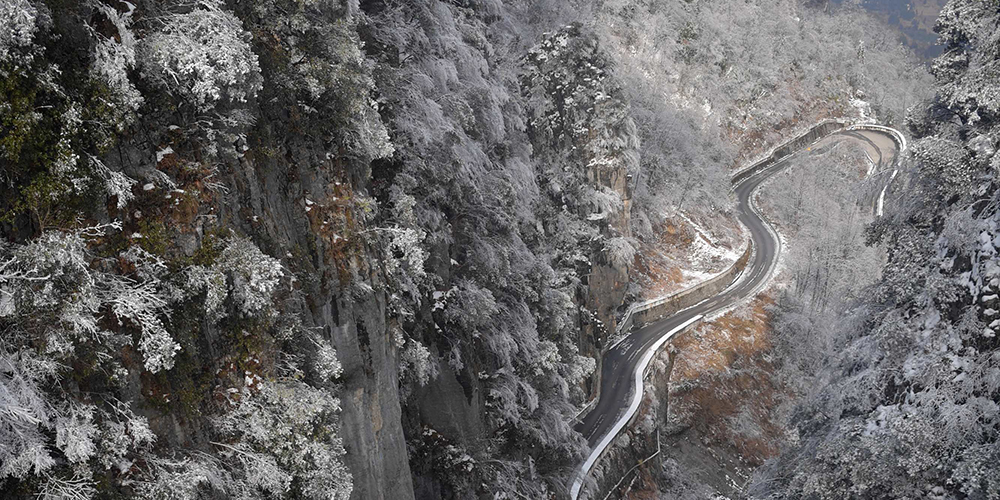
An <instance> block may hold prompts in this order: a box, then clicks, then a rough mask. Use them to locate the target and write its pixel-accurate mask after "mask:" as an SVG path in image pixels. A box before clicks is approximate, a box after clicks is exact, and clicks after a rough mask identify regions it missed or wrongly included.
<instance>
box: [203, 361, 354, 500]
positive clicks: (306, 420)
mask: <svg viewBox="0 0 1000 500" xmlns="http://www.w3.org/2000/svg"><path fill="white" fill-rule="evenodd" d="M339 412H340V400H339V399H337V398H335V397H333V396H332V394H331V393H330V392H328V391H325V390H322V389H316V388H313V387H310V386H308V385H305V384H303V383H301V382H297V381H292V380H286V381H280V382H264V383H262V384H261V385H260V392H259V393H258V394H256V395H254V396H252V397H248V398H246V399H243V400H241V401H240V403H239V405H238V406H237V407H236V408H235V409H233V410H232V411H230V412H229V413H227V414H225V415H223V416H222V417H220V418H218V419H216V421H215V422H216V426H217V428H218V430H219V431H220V432H221V433H222V435H223V436H225V438H226V442H216V443H214V444H215V445H216V446H218V447H219V448H220V450H221V451H222V453H223V455H226V456H228V457H229V458H230V460H234V461H235V462H236V463H238V466H239V467H240V469H241V470H242V471H243V474H244V476H245V479H246V480H247V481H248V482H250V483H251V484H254V485H255V486H258V487H260V488H262V489H265V490H268V491H271V492H274V493H278V492H280V491H281V490H282V489H285V490H287V487H286V485H288V484H290V483H291V481H292V480H295V481H296V482H297V484H299V485H300V487H301V492H302V496H303V497H304V498H308V499H315V500H340V499H344V500H346V499H348V498H350V495H351V491H352V489H353V485H352V480H351V473H350V471H348V469H347V466H346V465H344V462H343V457H344V455H345V453H346V452H345V451H344V447H343V443H342V441H341V439H340V436H339V435H338V432H339V422H338V420H337V415H338V413H339Z"/></svg>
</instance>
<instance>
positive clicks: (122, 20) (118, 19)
mask: <svg viewBox="0 0 1000 500" xmlns="http://www.w3.org/2000/svg"><path fill="white" fill-rule="evenodd" d="M92 3H93V4H94V5H95V6H96V8H97V9H98V10H99V11H100V12H101V13H102V14H104V15H105V16H106V17H107V18H108V19H109V20H110V21H111V23H112V24H114V26H115V28H116V29H117V31H118V33H117V36H113V37H110V38H107V37H104V36H101V35H100V34H97V33H96V30H94V31H95V36H96V37H97V38H98V42H97V44H96V46H95V47H94V63H93V67H92V71H93V73H94V74H95V75H96V76H97V77H98V78H101V79H102V80H104V81H105V82H106V83H107V84H108V86H109V87H110V88H111V90H112V91H113V92H114V93H115V94H117V96H118V98H119V99H120V100H121V102H122V104H123V105H124V106H125V107H126V108H127V109H128V111H135V110H137V109H139V106H141V105H142V101H143V99H142V94H141V93H139V91H138V90H137V89H136V88H135V85H133V84H132V81H131V80H129V77H128V72H129V70H130V69H132V68H134V67H135V62H136V58H135V55H136V46H137V42H136V39H135V34H133V33H132V30H131V29H130V28H131V26H132V14H133V12H135V5H134V4H132V3H129V2H126V1H123V2H121V3H122V4H124V5H125V6H126V7H128V11H126V12H124V13H122V12H118V10H117V9H114V8H112V7H109V6H108V5H106V4H104V3H101V2H92ZM119 208H121V207H119Z"/></svg>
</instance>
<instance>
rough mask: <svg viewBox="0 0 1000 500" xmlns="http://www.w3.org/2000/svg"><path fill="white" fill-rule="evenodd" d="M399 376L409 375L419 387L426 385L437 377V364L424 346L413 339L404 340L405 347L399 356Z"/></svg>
mask: <svg viewBox="0 0 1000 500" xmlns="http://www.w3.org/2000/svg"><path fill="white" fill-rule="evenodd" d="M399 365H400V368H399V376H400V377H403V376H405V375H406V374H411V375H412V376H413V378H414V380H416V381H417V383H419V384H420V385H422V386H423V385H427V383H428V382H430V381H431V379H432V378H436V377H437V375H438V366H437V362H436V361H435V360H434V359H433V357H432V356H431V351H430V350H429V349H427V347H426V346H424V344H422V343H420V342H419V341H416V340H414V339H411V338H408V339H406V345H405V346H404V347H403V351H402V352H401V353H400V355H399Z"/></svg>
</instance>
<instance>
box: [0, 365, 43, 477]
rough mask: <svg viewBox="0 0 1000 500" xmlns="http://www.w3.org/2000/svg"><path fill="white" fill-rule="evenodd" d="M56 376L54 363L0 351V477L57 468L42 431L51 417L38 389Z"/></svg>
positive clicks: (24, 475)
mask: <svg viewBox="0 0 1000 500" xmlns="http://www.w3.org/2000/svg"><path fill="white" fill-rule="evenodd" d="M54 373H55V364H54V363H51V362H46V361H45V360H42V359H39V358H36V357H35V356H33V355H32V354H31V353H29V352H26V351H25V352H20V353H16V354H9V353H7V352H5V351H3V350H0V443H2V446H0V478H7V477H14V478H24V477H26V476H27V475H28V474H40V473H42V472H44V471H46V470H48V469H49V468H51V467H52V466H53V465H55V459H53V458H52V456H50V455H49V452H48V449H47V439H46V437H45V435H44V434H42V432H41V430H42V429H44V428H48V427H50V426H51V421H50V418H51V417H50V415H49V410H48V404H47V402H46V400H45V394H44V393H43V392H42V390H41V388H40V387H39V386H40V385H41V384H42V382H43V381H44V380H45V379H46V378H48V377H49V376H51V375H53V374H54Z"/></svg>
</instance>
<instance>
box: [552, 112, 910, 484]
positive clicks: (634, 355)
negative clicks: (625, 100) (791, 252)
mask: <svg viewBox="0 0 1000 500" xmlns="http://www.w3.org/2000/svg"><path fill="white" fill-rule="evenodd" d="M872 128H875V129H874V130H871V129H867V130H842V131H839V132H834V133H833V134H830V135H827V136H825V137H822V138H820V139H818V140H817V141H816V142H814V143H813V144H812V145H810V146H809V147H807V148H803V149H801V150H799V151H797V152H795V153H793V154H791V155H789V156H787V157H785V158H782V159H781V160H778V161H776V162H775V163H773V164H771V165H769V166H767V167H766V168H763V169H762V170H760V171H759V172H756V173H754V174H753V175H750V176H749V177H745V178H743V179H741V180H739V182H737V183H735V184H734V186H733V193H734V194H735V195H736V199H737V214H738V217H739V220H740V222H741V223H742V224H743V226H744V227H745V228H746V229H747V230H749V232H750V238H751V240H752V244H753V246H754V252H753V257H752V259H751V260H750V262H749V264H748V265H747V267H746V268H745V269H744V271H743V273H742V274H741V276H740V277H739V278H738V279H737V280H736V281H735V282H734V283H733V284H732V285H730V286H729V287H728V288H726V289H725V290H723V291H722V292H721V293H719V294H717V295H715V296H713V297H710V298H708V299H706V300H704V301H702V302H700V303H698V304H695V305H694V306H692V307H689V308H687V309H685V310H683V311H680V312H678V313H676V314H674V315H673V316H670V317H668V318H665V319H662V320H660V321H657V322H655V323H652V324H649V325H646V326H644V327H642V328H639V329H637V330H635V331H633V332H632V333H630V334H629V335H628V336H627V337H626V338H625V339H624V340H622V341H621V342H619V343H618V344H617V345H615V346H614V347H612V348H610V349H609V350H608V351H607V352H605V354H604V359H603V363H602V367H601V392H600V398H599V399H598V401H597V404H596V406H595V407H594V409H593V410H591V412H590V413H589V414H587V416H586V417H584V418H583V420H582V421H580V423H579V424H577V426H576V429H577V430H578V431H580V432H581V433H582V434H583V436H584V437H586V438H587V442H588V443H589V444H590V447H591V453H590V454H589V456H588V457H587V460H586V461H585V462H584V463H583V465H582V466H581V467H580V469H579V471H578V472H577V475H576V477H575V479H574V481H573V485H572V487H571V490H570V496H571V497H572V499H573V500H576V499H577V498H578V496H579V494H580V492H581V490H582V488H583V485H584V483H585V482H586V478H587V476H589V474H590V471H591V469H592V468H593V466H594V464H595V463H596V462H597V460H599V459H600V456H601V454H602V453H603V452H604V450H605V449H607V447H608V446H609V445H610V444H611V442H612V441H613V440H614V439H615V437H617V436H618V433H619V432H621V430H622V429H624V428H625V427H626V426H627V425H628V422H629V420H631V418H632V416H633V415H634V414H635V412H636V410H638V407H639V403H640V402H641V401H642V392H643V391H642V379H643V375H644V373H645V370H646V367H647V365H648V364H649V362H650V360H651V359H652V357H653V355H655V353H656V351H657V350H658V349H659V348H660V347H661V346H662V345H663V344H664V343H666V342H667V341H668V340H670V338H671V337H672V336H674V335H675V334H677V333H679V332H681V331H683V330H684V329H686V328H687V327H688V326H690V325H692V324H695V323H697V322H698V321H699V320H700V319H701V318H703V317H706V316H712V315H715V314H719V313H720V312H722V311H724V310H726V309H727V308H729V307H732V306H734V305H736V304H737V303H739V302H741V301H743V300H745V299H749V298H751V297H753V296H755V295H756V294H757V293H758V292H759V291H760V290H761V289H762V288H763V287H764V286H765V285H766V284H767V282H768V280H769V279H770V277H771V275H772V274H773V272H774V269H775V268H776V267H777V264H778V257H779V256H780V252H781V238H780V237H779V236H778V233H777V232H776V231H775V230H774V229H773V228H772V227H771V225H770V224H768V222H767V221H766V220H765V219H764V217H763V215H761V213H760V211H759V210H758V209H757V207H756V206H755V205H754V202H753V199H754V196H755V193H756V192H757V190H758V189H759V188H760V187H761V186H762V185H763V184H764V183H765V182H766V181H767V180H768V179H770V178H771V177H772V176H774V175H775V174H777V173H778V172H781V171H782V170H784V169H785V168H787V167H788V166H789V165H791V164H792V161H793V160H794V159H795V158H796V157H797V156H799V155H800V154H802V153H803V152H804V151H806V150H809V149H813V148H814V147H815V148H819V147H823V143H825V142H827V141H831V140H837V139H852V140H854V141H855V142H858V143H859V144H860V145H861V146H862V147H863V148H864V149H865V152H866V153H867V154H868V158H869V159H870V160H871V161H872V163H874V164H875V167H874V168H873V169H872V170H871V171H870V172H878V173H879V174H881V173H883V172H885V171H887V170H888V169H889V168H895V164H896V160H897V158H898V156H899V153H900V149H901V147H900V146H902V148H905V139H901V138H902V136H901V135H899V133H898V132H896V131H894V130H892V129H885V130H879V127H872ZM894 136H895V137H894ZM900 140H902V141H903V142H901V143H900V142H899V141H900ZM895 175H896V171H895V170H894V171H893V173H892V177H890V178H889V179H887V180H886V181H885V182H886V187H888V182H891V180H892V178H893V177H895ZM886 187H883V188H882V190H881V193H880V195H879V198H878V206H877V211H878V214H879V215H881V211H882V203H883V199H884V197H885V190H886ZM636 388H638V390H636Z"/></svg>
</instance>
